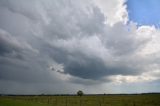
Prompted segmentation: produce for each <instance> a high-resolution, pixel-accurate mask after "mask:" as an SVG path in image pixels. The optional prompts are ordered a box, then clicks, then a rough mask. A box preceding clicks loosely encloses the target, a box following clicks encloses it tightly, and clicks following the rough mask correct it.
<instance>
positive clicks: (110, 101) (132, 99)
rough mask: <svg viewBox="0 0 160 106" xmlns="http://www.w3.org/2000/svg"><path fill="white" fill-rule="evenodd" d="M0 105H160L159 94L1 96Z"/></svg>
mask: <svg viewBox="0 0 160 106" xmlns="http://www.w3.org/2000/svg"><path fill="white" fill-rule="evenodd" d="M0 106H160V94H137V95H92V96H91V95H90V96H89V95H88V96H81V97H80V96H1V97H0Z"/></svg>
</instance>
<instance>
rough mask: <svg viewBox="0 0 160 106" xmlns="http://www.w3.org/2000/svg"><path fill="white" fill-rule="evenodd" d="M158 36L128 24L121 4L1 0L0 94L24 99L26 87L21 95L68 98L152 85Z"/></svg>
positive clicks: (84, 0)
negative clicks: (126, 86) (81, 92)
mask: <svg viewBox="0 0 160 106" xmlns="http://www.w3.org/2000/svg"><path fill="white" fill-rule="evenodd" d="M103 3H108V4H111V5H110V6H111V7H110V6H108V7H106V8H105V7H104V5H103ZM111 11H116V12H115V14H114V12H111ZM117 11H118V12H117ZM117 14H118V16H117ZM159 35H160V31H159V29H157V28H155V27H154V26H140V27H138V26H137V25H136V23H134V22H131V21H129V20H128V14H127V10H126V4H125V1H124V0H120V2H116V0H113V2H112V1H106V2H104V1H103V0H100V1H99V2H97V1H95V0H93V1H92V0H54V1H53V0H45V1H44V0H33V1H32V0H27V1H24V0H14V1H13V0H1V1H0V84H1V85H3V87H0V92H1V93H13V92H15V93H23V92H22V91H23V90H21V89H25V88H24V87H23V86H26V89H28V90H26V92H24V93H42V92H45V93H57V92H58V93H73V92H75V90H77V89H79V88H80V89H82V90H86V89H87V88H88V89H89V88H91V87H95V89H96V88H97V87H98V86H100V85H103V86H102V89H103V88H104V89H105V87H104V85H105V84H110V83H123V82H124V83H126V82H127V83H133V82H138V80H141V81H142V82H148V81H157V80H159V77H160V76H159V73H160V70H159V68H160V61H159V58H160V55H159V54H160V44H159V41H160V36H159ZM155 73H157V74H155ZM145 77H147V78H148V79H147V78H145ZM34 84H35V85H37V87H36V86H35V85H34ZM54 85H55V86H54ZM89 85H90V86H89ZM11 86H12V87H13V88H14V89H12V90H10V89H9V87H11ZM105 86H106V85H105ZM59 88H61V89H59ZM62 88H66V89H62ZM111 88H112V87H111ZM16 89H17V90H16ZM36 89H37V90H36ZM52 89H54V90H53V91H52ZM100 89H101V88H100ZM18 90H19V92H18ZM33 91H34V92H33ZM86 91H87V92H88V93H91V92H94V91H95V92H100V91H97V90H94V89H93V88H92V90H91V91H89V90H86ZM104 92H105V91H104ZM113 92H114V91H113ZM115 92H116V91H115ZM117 92H118V91H117Z"/></svg>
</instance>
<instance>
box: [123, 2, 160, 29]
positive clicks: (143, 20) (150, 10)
mask: <svg viewBox="0 0 160 106" xmlns="http://www.w3.org/2000/svg"><path fill="white" fill-rule="evenodd" d="M126 4H127V9H128V15H129V20H131V21H134V22H136V23H137V24H138V25H139V26H141V25H154V26H156V27H159V26H160V0H128V1H127V3H126Z"/></svg>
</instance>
